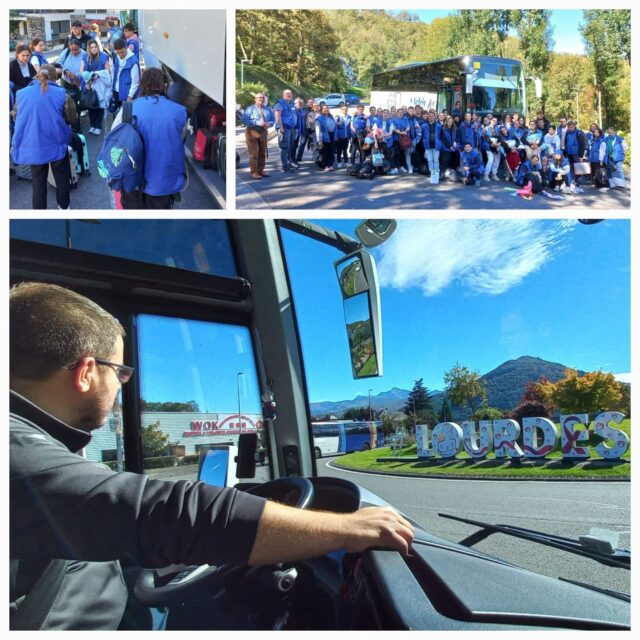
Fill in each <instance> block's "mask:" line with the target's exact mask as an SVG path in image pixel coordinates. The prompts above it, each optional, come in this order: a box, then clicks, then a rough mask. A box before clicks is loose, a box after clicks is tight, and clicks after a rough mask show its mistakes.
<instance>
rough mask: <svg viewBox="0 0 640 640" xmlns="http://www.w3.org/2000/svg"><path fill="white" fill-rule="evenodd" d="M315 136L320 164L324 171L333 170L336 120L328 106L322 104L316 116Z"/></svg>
mask: <svg viewBox="0 0 640 640" xmlns="http://www.w3.org/2000/svg"><path fill="white" fill-rule="evenodd" d="M316 136H317V139H318V147H319V148H320V151H321V152H322V164H323V166H324V170H325V171H333V163H334V157H335V136H336V121H335V118H334V117H333V116H332V115H331V112H330V111H329V107H328V106H327V105H326V104H324V105H322V112H321V113H320V115H319V116H318V117H317V118H316Z"/></svg>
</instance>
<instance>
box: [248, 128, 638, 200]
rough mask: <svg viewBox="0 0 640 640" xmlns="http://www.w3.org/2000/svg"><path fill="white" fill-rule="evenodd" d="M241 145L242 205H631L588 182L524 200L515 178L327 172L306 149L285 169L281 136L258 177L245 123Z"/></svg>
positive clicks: (625, 193) (622, 193) (622, 195)
mask: <svg viewBox="0 0 640 640" xmlns="http://www.w3.org/2000/svg"><path fill="white" fill-rule="evenodd" d="M236 149H237V151H238V153H239V154H240V166H239V169H238V171H237V173H236V206H237V208H238V209H254V208H258V209H463V210H464V209H496V210H513V211H514V212H518V211H523V212H526V211H534V210H540V209H549V210H554V211H558V212H566V211H572V212H575V211H586V210H593V209H599V210H619V209H628V208H629V207H630V206H631V191H630V190H622V189H609V190H607V191H603V190H597V189H595V188H594V187H592V186H590V185H586V186H584V193H581V194H566V195H562V199H557V200H556V199H549V198H547V197H545V196H542V195H536V196H534V197H533V198H532V199H531V200H523V199H522V198H520V197H518V196H517V195H515V187H514V185H513V183H510V182H505V181H500V182H482V183H481V184H480V186H469V187H467V186H464V185H462V184H461V183H459V182H457V183H453V182H444V181H443V182H441V183H440V184H438V185H431V184H430V183H429V178H428V177H426V176H424V175H421V174H413V175H407V174H404V175H394V176H390V175H387V176H377V177H376V178H375V179H373V180H366V179H359V178H354V177H352V176H349V175H347V172H346V170H345V169H337V170H335V171H332V172H327V173H324V172H323V171H321V170H320V169H318V168H317V167H316V165H315V164H314V163H313V161H312V159H311V152H310V151H305V155H304V157H303V161H302V163H301V164H300V169H298V170H297V171H296V173H282V172H281V171H280V167H279V165H280V150H279V148H278V145H277V140H276V138H272V139H271V140H270V141H269V155H268V158H267V164H266V171H267V172H268V173H270V174H271V175H270V177H268V178H263V179H262V180H253V179H251V178H250V176H249V167H248V162H247V154H246V145H245V142H244V129H242V128H238V129H236Z"/></svg>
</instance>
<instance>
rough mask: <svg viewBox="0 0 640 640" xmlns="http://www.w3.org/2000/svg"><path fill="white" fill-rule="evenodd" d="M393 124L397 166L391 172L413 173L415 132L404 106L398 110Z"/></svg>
mask: <svg viewBox="0 0 640 640" xmlns="http://www.w3.org/2000/svg"><path fill="white" fill-rule="evenodd" d="M391 125H392V127H393V148H394V159H395V167H394V169H393V170H392V171H390V172H389V173H392V174H396V173H413V165H412V164H411V151H412V150H413V144H412V141H413V136H414V132H413V130H412V127H411V123H410V122H409V119H408V118H407V117H406V116H405V114H404V109H403V108H402V107H400V108H399V109H397V110H396V115H395V117H394V118H393V119H392V121H391ZM401 138H402V139H403V140H402V142H401V141H400V139H401Z"/></svg>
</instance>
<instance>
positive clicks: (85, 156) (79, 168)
mask: <svg viewBox="0 0 640 640" xmlns="http://www.w3.org/2000/svg"><path fill="white" fill-rule="evenodd" d="M72 135H73V136H75V137H77V138H79V139H80V142H81V143H82V164H81V163H80V161H79V160H78V154H77V153H76V151H75V150H74V149H72V152H73V158H74V160H75V163H76V173H77V174H78V175H80V174H83V173H84V174H86V175H88V176H90V175H91V171H90V170H89V167H90V164H89V148H88V147H87V139H86V138H85V137H84V135H82V134H81V133H73V134H72Z"/></svg>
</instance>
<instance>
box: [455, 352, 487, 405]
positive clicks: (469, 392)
mask: <svg viewBox="0 0 640 640" xmlns="http://www.w3.org/2000/svg"><path fill="white" fill-rule="evenodd" d="M444 383H445V386H446V391H447V396H448V397H449V398H450V400H451V402H453V404H456V405H458V406H461V407H468V408H469V409H471V413H475V412H476V410H477V409H478V407H480V406H481V405H482V404H485V403H486V400H487V389H486V385H485V383H484V380H483V379H482V378H481V377H480V374H479V373H478V372H477V371H470V370H469V369H468V367H463V366H462V365H460V363H458V362H456V364H455V365H454V366H453V367H451V369H450V370H449V371H446V372H445V374H444Z"/></svg>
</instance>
